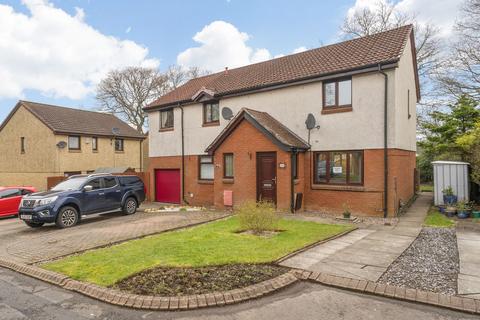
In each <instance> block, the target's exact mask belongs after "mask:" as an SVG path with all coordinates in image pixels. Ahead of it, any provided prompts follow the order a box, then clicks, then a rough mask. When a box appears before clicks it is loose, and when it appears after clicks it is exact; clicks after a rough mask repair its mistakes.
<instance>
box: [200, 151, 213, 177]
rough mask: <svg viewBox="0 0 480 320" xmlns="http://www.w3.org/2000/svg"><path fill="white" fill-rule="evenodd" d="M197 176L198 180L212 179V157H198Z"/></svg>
mask: <svg viewBox="0 0 480 320" xmlns="http://www.w3.org/2000/svg"><path fill="white" fill-rule="evenodd" d="M198 166H199V168H198V178H199V179H200V180H213V169H214V167H213V157H212V156H200V157H199V158H198Z"/></svg>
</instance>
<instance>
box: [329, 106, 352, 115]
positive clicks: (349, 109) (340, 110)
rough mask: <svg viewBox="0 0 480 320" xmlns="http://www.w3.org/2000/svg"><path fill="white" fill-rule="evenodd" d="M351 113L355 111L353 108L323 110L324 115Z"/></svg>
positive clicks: (343, 107)
mask: <svg viewBox="0 0 480 320" xmlns="http://www.w3.org/2000/svg"><path fill="white" fill-rule="evenodd" d="M351 111H353V108H352V106H342V107H324V108H323V109H322V114H332V113H340V112H351Z"/></svg>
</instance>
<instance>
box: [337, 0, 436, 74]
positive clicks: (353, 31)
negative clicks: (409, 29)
mask: <svg viewBox="0 0 480 320" xmlns="http://www.w3.org/2000/svg"><path fill="white" fill-rule="evenodd" d="M406 24H413V25H414V29H415V46H416V49H417V65H418V73H419V75H420V77H421V78H424V79H425V78H426V77H428V76H430V75H431V74H432V73H434V71H435V70H436V68H437V67H438V65H439V63H440V60H439V53H440V44H439V43H440V42H439V39H438V37H437V35H438V32H439V29H438V28H437V27H435V26H434V25H432V24H429V23H427V24H419V23H418V22H417V19H416V16H415V15H410V14H407V13H404V12H401V11H399V10H397V9H396V8H395V5H394V3H393V2H389V1H388V0H387V1H378V2H377V4H376V6H375V8H373V9H370V8H362V9H360V10H357V11H355V12H354V13H353V15H351V16H347V17H346V18H345V20H344V22H343V25H342V26H341V27H340V31H341V33H342V34H343V35H344V36H345V38H347V39H348V38H356V37H362V36H366V35H371V34H374V33H378V32H382V31H386V30H389V29H393V28H396V27H400V26H403V25H406Z"/></svg>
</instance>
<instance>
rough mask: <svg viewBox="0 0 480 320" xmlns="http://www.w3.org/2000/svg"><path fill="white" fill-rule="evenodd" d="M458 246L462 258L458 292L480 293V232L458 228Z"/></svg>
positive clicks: (463, 293) (465, 293) (460, 293)
mask: <svg viewBox="0 0 480 320" xmlns="http://www.w3.org/2000/svg"><path fill="white" fill-rule="evenodd" d="M457 246H458V254H459V258H460V273H459V274H458V294H459V295H468V297H471V295H480V272H479V271H480V268H479V266H480V234H479V233H477V232H471V231H461V230H457Z"/></svg>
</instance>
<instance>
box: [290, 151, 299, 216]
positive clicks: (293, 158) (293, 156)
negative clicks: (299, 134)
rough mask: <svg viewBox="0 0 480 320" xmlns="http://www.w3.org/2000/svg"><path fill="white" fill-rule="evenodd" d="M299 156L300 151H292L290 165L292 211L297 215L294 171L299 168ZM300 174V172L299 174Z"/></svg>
mask: <svg viewBox="0 0 480 320" xmlns="http://www.w3.org/2000/svg"><path fill="white" fill-rule="evenodd" d="M297 154H298V150H297V149H296V148H292V149H291V161H290V163H291V164H292V165H291V168H290V211H291V212H292V213H295V174H294V169H295V168H296V167H297ZM297 174H298V172H297Z"/></svg>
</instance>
